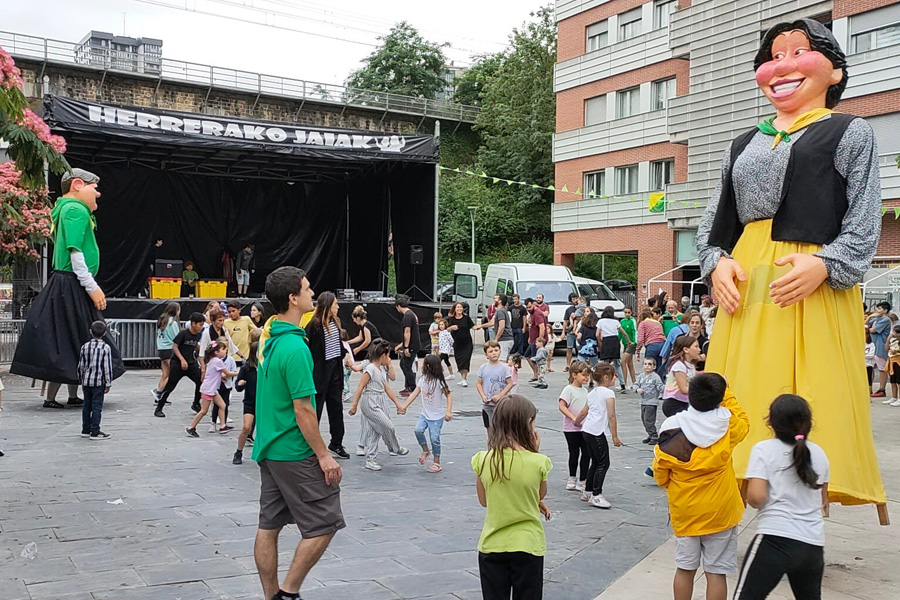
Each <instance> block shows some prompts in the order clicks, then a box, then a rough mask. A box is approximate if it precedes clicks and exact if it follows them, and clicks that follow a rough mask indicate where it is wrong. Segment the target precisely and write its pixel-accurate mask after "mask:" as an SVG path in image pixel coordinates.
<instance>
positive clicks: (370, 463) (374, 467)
mask: <svg viewBox="0 0 900 600" xmlns="http://www.w3.org/2000/svg"><path fill="white" fill-rule="evenodd" d="M366 468H367V469H368V470H370V471H380V470H381V465H379V464H378V463H377V462H375V461H374V460H367V461H366Z"/></svg>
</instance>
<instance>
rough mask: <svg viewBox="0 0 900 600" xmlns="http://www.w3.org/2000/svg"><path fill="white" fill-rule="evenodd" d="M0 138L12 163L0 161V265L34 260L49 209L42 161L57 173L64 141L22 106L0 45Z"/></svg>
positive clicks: (11, 65)
mask: <svg viewBox="0 0 900 600" xmlns="http://www.w3.org/2000/svg"><path fill="white" fill-rule="evenodd" d="M0 139H4V140H6V141H7V142H8V143H9V147H8V148H7V149H6V153H7V154H8V155H9V157H10V158H11V159H12V161H13V162H6V163H2V164H0V206H2V209H0V264H2V265H4V266H8V265H11V264H12V263H14V262H15V261H16V260H17V259H19V258H29V259H38V258H40V254H39V253H38V252H37V250H36V247H37V245H39V244H41V243H43V242H45V241H46V240H47V238H48V237H49V236H50V208H49V198H48V197H47V185H46V182H45V181H44V165H45V164H47V165H49V167H50V169H51V170H52V171H53V172H54V173H62V172H63V171H66V170H68V169H69V165H68V163H67V162H66V160H65V159H64V158H63V157H62V153H63V152H65V150H66V141H65V140H64V139H63V138H62V137H60V136H58V135H53V134H52V133H50V128H49V127H47V124H46V123H44V121H43V119H41V118H40V117H39V116H37V115H36V114H34V113H33V112H32V111H31V110H29V109H28V108H27V101H26V99H25V94H24V93H23V92H22V77H21V72H20V71H19V69H18V67H16V65H15V62H14V61H13V59H12V57H10V56H9V54H7V53H6V51H5V50H3V48H0Z"/></svg>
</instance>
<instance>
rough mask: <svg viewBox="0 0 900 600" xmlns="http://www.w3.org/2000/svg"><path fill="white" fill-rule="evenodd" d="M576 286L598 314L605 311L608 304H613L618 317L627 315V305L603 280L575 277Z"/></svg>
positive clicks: (579, 293) (580, 294)
mask: <svg viewBox="0 0 900 600" xmlns="http://www.w3.org/2000/svg"><path fill="white" fill-rule="evenodd" d="M573 279H574V280H575V286H576V287H577V288H578V295H579V296H583V297H584V299H585V300H587V301H588V304H589V305H590V307H591V308H593V309H594V311H595V312H596V313H597V314H598V316H599V314H600V313H601V312H603V309H604V308H606V307H607V306H612V307H613V310H615V311H616V318H617V319H621V318H623V317H624V316H625V305H624V304H623V303H622V301H621V300H619V299H618V298H616V295H615V294H613V293H612V291H611V290H610V289H609V288H608V287H606V285H605V284H604V283H603V282H602V281H597V280H596V279H587V278H586V277H574V278H573Z"/></svg>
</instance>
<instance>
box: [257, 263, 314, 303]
mask: <svg viewBox="0 0 900 600" xmlns="http://www.w3.org/2000/svg"><path fill="white" fill-rule="evenodd" d="M305 278H306V273H304V272H303V270H302V269H298V268H297V267H278V268H277V269H275V270H274V271H272V272H271V273H269V276H268V277H266V297H267V298H268V299H269V302H271V303H272V308H274V309H275V312H276V313H277V314H282V313H286V312H287V311H288V308H290V305H291V299H290V297H291V295H292V294H293V295H295V296H296V295H298V294H299V293H300V290H301V289H303V280H304V279H305Z"/></svg>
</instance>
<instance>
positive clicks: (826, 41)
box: [753, 19, 850, 108]
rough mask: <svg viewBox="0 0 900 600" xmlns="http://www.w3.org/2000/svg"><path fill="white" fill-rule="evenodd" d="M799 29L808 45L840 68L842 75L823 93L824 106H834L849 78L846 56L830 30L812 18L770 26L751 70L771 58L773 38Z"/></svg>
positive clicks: (838, 100) (835, 66)
mask: <svg viewBox="0 0 900 600" xmlns="http://www.w3.org/2000/svg"><path fill="white" fill-rule="evenodd" d="M794 30H799V31H802V32H803V33H805V34H806V37H807V38H808V39H809V47H810V49H811V50H813V51H815V52H821V53H822V54H823V55H825V58H827V59H828V60H830V61H831V65H832V66H833V67H834V68H835V69H841V71H843V73H844V75H843V77H841V80H840V81H839V82H838V83H835V84H833V85H831V86H829V87H828V92H827V93H826V94H825V108H834V107H835V106H837V103H838V102H840V101H841V95H842V94H843V93H844V88H846V87H847V80H848V79H849V78H850V75H849V73H848V72H847V56H846V55H845V54H844V51H843V50H841V46H840V44H838V42H837V40H836V39H835V38H834V35H833V34H832V33H831V31H830V30H829V29H828V28H827V27H825V25H823V24H822V23H819V22H818V21H816V20H813V19H797V20H796V21H791V22H789V23H778V24H777V25H774V26H772V28H771V29H769V30H768V31H767V32H766V35H765V36H763V41H762V44H761V45H760V47H759V52H757V53H756V57H755V58H754V59H753V70H754V71H756V70H757V69H759V67H760V66H762V64H763V63H766V62H769V61H770V60H772V44H773V43H774V42H775V38H776V37H778V36H779V35H781V34H782V33H784V32H786V31H794Z"/></svg>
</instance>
